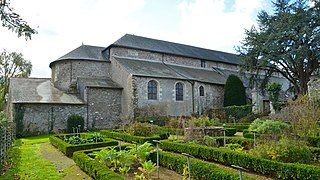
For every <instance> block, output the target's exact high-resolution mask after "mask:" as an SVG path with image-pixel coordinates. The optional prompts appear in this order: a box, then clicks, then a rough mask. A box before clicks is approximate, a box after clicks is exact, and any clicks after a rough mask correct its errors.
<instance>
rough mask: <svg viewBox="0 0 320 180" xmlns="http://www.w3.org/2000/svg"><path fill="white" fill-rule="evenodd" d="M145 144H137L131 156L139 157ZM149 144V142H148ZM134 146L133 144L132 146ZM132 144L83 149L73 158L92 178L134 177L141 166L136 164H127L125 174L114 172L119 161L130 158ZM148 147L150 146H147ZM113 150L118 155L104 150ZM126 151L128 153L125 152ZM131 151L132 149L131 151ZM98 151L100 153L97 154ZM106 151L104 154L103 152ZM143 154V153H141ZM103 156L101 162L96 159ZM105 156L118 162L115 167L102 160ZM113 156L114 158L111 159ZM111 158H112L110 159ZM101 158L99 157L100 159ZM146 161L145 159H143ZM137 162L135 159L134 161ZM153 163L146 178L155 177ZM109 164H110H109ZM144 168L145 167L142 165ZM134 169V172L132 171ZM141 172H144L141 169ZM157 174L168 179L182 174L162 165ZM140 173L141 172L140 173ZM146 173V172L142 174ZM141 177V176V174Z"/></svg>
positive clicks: (118, 167) (180, 177)
mask: <svg viewBox="0 0 320 180" xmlns="http://www.w3.org/2000/svg"><path fill="white" fill-rule="evenodd" d="M145 145H146V144H143V145H139V147H138V149H139V150H138V152H139V153H137V155H135V156H133V157H137V159H136V160H138V159H140V155H141V153H142V152H146V151H145V150H146V149H145V148H146V147H148V145H147V146H145ZM149 145H150V144H149ZM133 147H135V146H133ZM133 147H132V145H131V147H130V145H129V144H127V145H122V146H121V148H120V146H114V147H108V148H97V149H92V150H84V151H77V152H75V153H74V154H73V159H74V161H75V162H76V164H77V165H78V166H79V167H80V168H81V169H82V170H83V171H85V172H87V174H88V175H90V176H91V177H92V178H94V179H108V180H109V179H110V180H113V179H135V176H136V175H139V173H137V174H136V173H134V172H140V171H141V170H140V168H142V167H143V166H142V167H139V168H138V167H137V166H136V165H133V167H131V166H129V167H130V170H128V172H127V173H126V174H122V175H120V172H118V171H116V172H115V169H117V170H120V169H121V168H120V167H122V168H123V166H121V165H120V164H121V163H124V164H126V163H127V161H128V160H129V159H130V157H129V156H130V154H131V153H129V151H130V149H131V150H132V149H135V148H133ZM149 147H150V146H149ZM150 148H151V149H153V148H152V147H150ZM120 149H122V150H125V151H122V152H123V153H121V151H119V150H120ZM108 150H109V151H113V152H114V150H116V151H117V152H118V153H120V154H118V155H115V154H113V153H112V155H111V154H108V153H107V152H106V151H108ZM100 151H104V152H103V153H101V152H100ZM127 152H128V153H127ZM131 152H132V151H131ZM99 153H100V155H98V154H99ZM105 153H106V154H105ZM142 154H144V153H142ZM101 155H102V156H103V157H104V158H103V159H102V161H103V162H101V161H99V158H98V159H97V158H96V156H101ZM128 155H129V156H128ZM119 156H123V157H124V158H125V159H124V160H123V161H121V162H120V161H118V160H119V159H117V158H120V159H121V157H119ZM105 157H108V158H107V159H109V160H110V162H112V164H113V163H114V162H118V163H119V164H118V165H116V167H117V168H115V167H114V166H113V167H111V168H110V167H109V166H108V163H107V164H105V163H106V162H105V161H104V160H105ZM113 158H115V159H113ZM111 159H113V160H111ZM100 160H101V159H100ZM144 161H145V162H146V160H144ZM135 162H137V161H135ZM149 163H152V161H149ZM152 164H153V167H154V168H153V171H152V172H151V173H150V174H149V175H148V177H149V178H148V179H150V178H151V179H157V171H156V170H155V163H152ZM109 165H110V164H109ZM144 168H146V167H144ZM133 170H134V172H133ZM142 172H144V171H143V170H142ZM159 174H160V176H159V177H160V179H165V180H170V179H182V176H181V175H179V174H178V173H176V172H175V171H171V170H169V169H167V168H164V167H161V166H160V168H159ZM140 175H141V174H140ZM144 175H146V174H144ZM141 177H142V176H141Z"/></svg>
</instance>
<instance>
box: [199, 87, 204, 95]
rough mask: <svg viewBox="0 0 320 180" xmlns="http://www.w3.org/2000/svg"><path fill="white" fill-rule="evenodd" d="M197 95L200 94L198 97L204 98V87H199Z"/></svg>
mask: <svg viewBox="0 0 320 180" xmlns="http://www.w3.org/2000/svg"><path fill="white" fill-rule="evenodd" d="M199 94H200V96H204V87H203V86H200V87H199Z"/></svg>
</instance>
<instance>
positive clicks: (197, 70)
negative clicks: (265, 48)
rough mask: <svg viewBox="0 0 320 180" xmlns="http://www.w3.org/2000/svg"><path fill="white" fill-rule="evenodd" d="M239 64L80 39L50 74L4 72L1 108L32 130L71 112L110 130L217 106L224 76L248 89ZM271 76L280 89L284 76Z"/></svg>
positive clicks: (196, 52)
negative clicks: (124, 122) (142, 118)
mask: <svg viewBox="0 0 320 180" xmlns="http://www.w3.org/2000/svg"><path fill="white" fill-rule="evenodd" d="M240 65H241V61H240V59H239V57H238V56H237V55H235V54H230V53H225V52H221V51H215V50H209V49H204V48H199V47H194V46H189V45H183V44H178V43H173V42H168V41H162V40H156V39H151V38H146V37H140V36H135V35H130V34H126V35H124V36H123V37H121V38H120V39H118V40H117V41H116V42H114V43H113V44H111V45H109V46H108V47H97V46H88V45H81V46H80V47H78V48H76V49H74V50H72V51H71V52H69V53H67V54H65V55H64V56H62V57H60V58H59V59H57V60H55V61H53V62H51V63H50V65H49V66H50V68H51V78H12V79H11V80H10V90H9V97H8V111H9V114H10V117H11V118H12V119H15V120H16V121H21V122H22V123H23V128H24V131H26V132H33V133H35V132H57V131H59V130H63V129H65V128H66V121H67V118H68V116H69V115H71V114H79V115H81V116H82V117H84V119H85V128H86V129H102V128H111V127H114V126H116V125H117V124H119V122H120V121H121V119H130V118H134V117H137V116H139V115H141V114H143V113H147V112H148V111H156V112H159V113H160V114H161V115H168V116H181V115H183V116H189V115H191V114H201V113H202V112H203V111H204V110H205V109H207V108H211V107H222V105H223V88H224V84H225V82H226V79H227V77H228V76H229V75H230V74H236V75H238V76H239V77H241V79H242V81H243V82H244V84H245V86H246V87H248V79H247V78H246V77H245V75H243V73H240ZM272 78H273V80H275V81H277V82H280V83H281V84H282V85H283V89H284V90H285V89H288V86H289V83H288V82H287V81H286V80H285V79H283V78H281V77H280V76H279V75H275V76H273V77H272ZM247 96H248V99H251V91H250V89H249V88H247ZM260 101H261V103H263V101H267V99H264V98H260Z"/></svg>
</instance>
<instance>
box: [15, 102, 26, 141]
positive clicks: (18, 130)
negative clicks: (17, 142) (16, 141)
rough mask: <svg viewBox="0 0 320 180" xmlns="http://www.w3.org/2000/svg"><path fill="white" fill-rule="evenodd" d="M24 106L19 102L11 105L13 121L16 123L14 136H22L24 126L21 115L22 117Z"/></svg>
mask: <svg viewBox="0 0 320 180" xmlns="http://www.w3.org/2000/svg"><path fill="white" fill-rule="evenodd" d="M24 112H25V107H24V106H23V105H21V104H15V105H14V106H13V121H14V123H15V124H16V136H17V137H18V138H19V137H23V136H24V126H23V117H24Z"/></svg>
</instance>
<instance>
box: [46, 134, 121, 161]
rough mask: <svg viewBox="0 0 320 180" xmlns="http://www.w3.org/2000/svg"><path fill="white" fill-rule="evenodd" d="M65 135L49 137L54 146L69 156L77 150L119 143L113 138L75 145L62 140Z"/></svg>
mask: <svg viewBox="0 0 320 180" xmlns="http://www.w3.org/2000/svg"><path fill="white" fill-rule="evenodd" d="M63 136H64V135H56V136H50V138H49V139H50V142H51V144H52V145H53V146H55V147H56V148H58V149H59V150H60V151H61V152H63V153H64V154H65V155H66V156H68V157H72V154H73V152H75V151H80V150H86V149H94V148H98V147H105V146H115V145H118V141H116V140H113V139H105V141H104V142H97V143H86V144H74V145H73V144H69V143H66V142H65V141H64V140H62V139H61V137H63Z"/></svg>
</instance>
